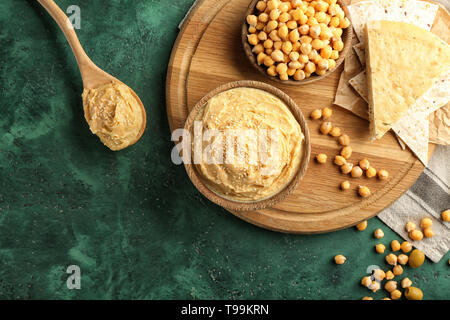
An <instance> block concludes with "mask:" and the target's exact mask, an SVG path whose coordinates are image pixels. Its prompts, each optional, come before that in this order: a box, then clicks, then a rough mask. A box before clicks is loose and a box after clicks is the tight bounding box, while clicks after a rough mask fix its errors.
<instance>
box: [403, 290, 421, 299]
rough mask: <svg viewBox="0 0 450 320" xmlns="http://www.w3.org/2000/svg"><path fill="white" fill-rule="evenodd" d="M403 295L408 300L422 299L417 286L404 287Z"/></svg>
mask: <svg viewBox="0 0 450 320" xmlns="http://www.w3.org/2000/svg"><path fill="white" fill-rule="evenodd" d="M405 297H406V299H408V300H422V299H423V292H422V290H420V289H419V288H415V287H408V288H406V289H405Z"/></svg>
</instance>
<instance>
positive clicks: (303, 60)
mask: <svg viewBox="0 0 450 320" xmlns="http://www.w3.org/2000/svg"><path fill="white" fill-rule="evenodd" d="M298 61H299V62H300V63H303V64H306V63H308V61H309V58H308V55H306V54H301V55H300V57H299V58H298Z"/></svg>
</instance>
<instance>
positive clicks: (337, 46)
mask: <svg viewBox="0 0 450 320" xmlns="http://www.w3.org/2000/svg"><path fill="white" fill-rule="evenodd" d="M333 49H334V50H337V51H342V49H344V43H343V42H342V40H337V41H333Z"/></svg>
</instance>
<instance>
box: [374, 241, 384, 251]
mask: <svg viewBox="0 0 450 320" xmlns="http://www.w3.org/2000/svg"><path fill="white" fill-rule="evenodd" d="M384 250H386V247H385V245H384V244H382V243H379V244H377V245H376V246H375V251H376V252H377V253H384Z"/></svg>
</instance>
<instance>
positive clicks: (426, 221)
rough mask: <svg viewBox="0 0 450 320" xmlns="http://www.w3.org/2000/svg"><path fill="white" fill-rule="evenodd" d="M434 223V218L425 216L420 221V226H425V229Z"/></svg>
mask: <svg viewBox="0 0 450 320" xmlns="http://www.w3.org/2000/svg"><path fill="white" fill-rule="evenodd" d="M432 224H433V220H431V219H430V218H423V219H422V220H421V221H420V227H421V228H424V229H425V228H429V227H431V225H432Z"/></svg>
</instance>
